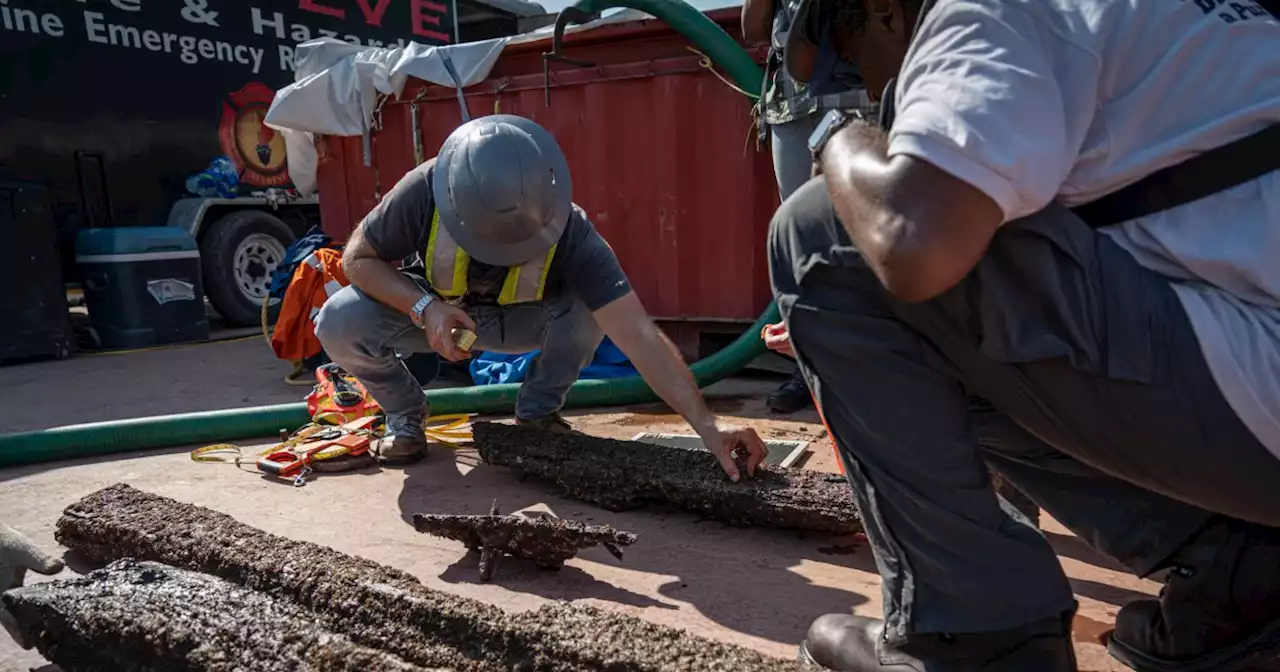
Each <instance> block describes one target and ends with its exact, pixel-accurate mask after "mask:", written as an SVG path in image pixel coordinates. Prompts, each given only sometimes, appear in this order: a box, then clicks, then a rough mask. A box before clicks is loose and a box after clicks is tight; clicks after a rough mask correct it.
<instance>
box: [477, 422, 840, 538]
mask: <svg viewBox="0 0 1280 672" xmlns="http://www.w3.org/2000/svg"><path fill="white" fill-rule="evenodd" d="M472 432H473V436H474V437H475V440H474V443H475V446H476V448H477V449H479V451H480V457H481V458H483V459H484V461H485V462H487V463H489V464H494V465H499V466H504V467H510V468H512V469H513V470H515V471H517V472H520V473H522V474H529V475H531V476H535V477H539V478H542V479H547V480H550V481H554V482H555V483H557V484H559V485H560V486H561V487H562V488H563V489H564V493H563V494H564V495H565V496H567V497H571V498H573V499H577V500H580V501H584V502H588V503H591V504H595V505H597V506H600V507H603V508H605V509H609V510H612V511H622V510H625V509H630V508H635V507H640V506H645V505H649V504H653V505H662V506H669V507H672V508H676V509H681V510H684V511H692V512H694V513H700V514H703V515H706V516H708V517H711V518H714V519H716V520H720V521H722V522H725V523H728V524H730V525H741V526H758V527H779V528H790V529H798V530H813V531H817V532H831V533H836V534H847V533H851V532H857V531H859V530H860V529H861V525H860V524H859V522H858V515H857V512H856V509H855V508H854V503H853V494H852V493H851V492H850V490H849V485H848V483H847V482H845V480H844V478H843V477H841V476H838V475H834V474H823V473H819V472H815V471H806V470H803V469H789V468H785V467H771V466H764V465H761V466H760V467H759V468H757V469H756V475H755V477H754V478H746V477H745V475H744V477H743V478H742V480H741V481H740V482H738V483H734V482H732V481H730V480H729V478H728V477H727V476H725V474H724V471H723V470H722V469H721V468H720V463H719V462H718V461H716V458H715V457H714V456H712V455H711V453H709V452H707V451H705V450H698V449H690V448H674V447H668V446H655V445H651V444H647V443H639V442H636V441H616V440H613V439H602V438H597V437H593V436H585V435H577V434H565V433H556V432H548V431H544V430H541V429H538V428H535V427H528V426H520V425H503V424H496V423H486V422H478V423H475V424H474V425H473V426H472Z"/></svg>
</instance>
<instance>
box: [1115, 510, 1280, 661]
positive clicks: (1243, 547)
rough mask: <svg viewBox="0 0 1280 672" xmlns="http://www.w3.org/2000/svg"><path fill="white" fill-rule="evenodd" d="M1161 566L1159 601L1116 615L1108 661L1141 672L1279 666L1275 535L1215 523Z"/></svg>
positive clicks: (1278, 545) (1278, 537)
mask: <svg viewBox="0 0 1280 672" xmlns="http://www.w3.org/2000/svg"><path fill="white" fill-rule="evenodd" d="M1168 563H1169V565H1171V566H1172V569H1170V571H1169V573H1168V575H1167V576H1166V577H1165V585H1164V588H1162V589H1161V590H1160V599H1159V600H1139V601H1137V602H1130V603H1129V604H1126V605H1125V606H1124V607H1123V608H1122V609H1120V613H1118V614H1117V615H1116V629H1115V632H1114V633H1113V634H1112V635H1111V640H1110V642H1109V643H1108V646H1107V649H1108V650H1109V651H1110V652H1111V655H1112V656H1114V657H1115V658H1116V659H1117V660H1119V661H1120V662H1122V663H1124V664H1126V665H1128V666H1129V667H1132V668H1133V669H1135V670H1143V671H1144V672H1145V671H1147V670H1151V671H1153V672H1155V671H1163V670H1171V671H1172V670H1177V671H1178V672H1199V671H1200V670H1205V671H1208V670H1213V671H1214V672H1229V671H1230V670H1242V669H1257V668H1256V667H1255V666H1257V665H1258V664H1259V663H1262V662H1263V661H1280V530H1277V529H1273V528H1267V527H1262V526H1260V525H1254V524H1252V523H1245V522H1242V521H1238V520H1232V519H1228V518H1222V517H1215V518H1214V519H1213V520H1212V521H1211V522H1210V523H1209V525H1208V526H1206V527H1205V529H1204V530H1202V531H1201V532H1200V533H1199V534H1197V535H1196V536H1195V538H1193V539H1192V540H1191V541H1190V542H1188V543H1187V544H1186V545H1185V546H1183V547H1182V548H1181V549H1179V550H1178V552H1176V553H1174V554H1173V556H1172V557H1170V558H1169V561H1168ZM1265 669H1280V665H1278V666H1276V667H1275V668H1271V667H1267V668H1265Z"/></svg>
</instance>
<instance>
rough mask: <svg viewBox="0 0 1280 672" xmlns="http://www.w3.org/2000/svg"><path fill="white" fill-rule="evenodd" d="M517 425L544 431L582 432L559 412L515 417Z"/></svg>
mask: <svg viewBox="0 0 1280 672" xmlns="http://www.w3.org/2000/svg"><path fill="white" fill-rule="evenodd" d="M516 424H517V425H523V426H525V427H537V428H538V429H541V430H542V431H544V432H554V433H556V434H578V435H581V434H582V432H579V431H578V430H576V429H574V428H573V425H570V424H569V422H568V421H567V420H565V419H564V418H562V417H560V414H559V413H552V414H550V415H544V416H542V417H541V418H516Z"/></svg>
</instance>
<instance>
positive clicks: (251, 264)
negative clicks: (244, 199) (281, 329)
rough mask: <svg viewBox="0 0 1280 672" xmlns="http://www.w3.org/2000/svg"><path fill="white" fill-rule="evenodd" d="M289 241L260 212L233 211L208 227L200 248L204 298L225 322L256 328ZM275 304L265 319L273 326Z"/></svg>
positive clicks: (274, 220) (280, 226)
mask: <svg viewBox="0 0 1280 672" xmlns="http://www.w3.org/2000/svg"><path fill="white" fill-rule="evenodd" d="M294 240H295V237H294V235H293V232H292V231H290V230H289V227H288V226H285V223H284V222H282V221H280V219H279V218H278V217H276V216H274V215H272V214H270V213H267V212H262V211H260V210H239V211H236V212H233V213H231V214H229V215H226V216H225V217H223V218H222V219H219V220H218V221H216V222H214V223H213V225H212V227H211V228H210V229H209V233H208V234H207V235H205V237H204V241H203V242H201V243H200V258H201V266H202V267H203V269H204V271H203V276H204V286H205V293H206V294H207V295H208V296H209V300H210V301H211V302H213V307H214V308H216V309H217V311H218V314H220V315H222V318H223V319H225V320H226V321H227V322H230V323H232V324H234V325H237V326H243V327H248V326H255V325H258V324H261V323H262V302H263V301H266V300H267V299H268V296H267V292H268V290H270V289H271V272H272V271H274V270H275V269H276V267H277V266H279V265H281V264H283V263H284V255H285V250H286V249H288V247H289V246H290V245H292V244H293V241H294ZM279 312H280V302H279V301H276V302H275V305H273V306H272V307H271V310H270V312H269V313H268V319H269V320H270V321H271V322H272V323H274V322H275V320H276V315H277V314H279Z"/></svg>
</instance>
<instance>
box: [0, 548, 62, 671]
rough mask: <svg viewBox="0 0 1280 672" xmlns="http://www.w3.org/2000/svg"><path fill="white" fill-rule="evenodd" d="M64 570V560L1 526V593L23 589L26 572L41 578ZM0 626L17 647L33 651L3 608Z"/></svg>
mask: <svg viewBox="0 0 1280 672" xmlns="http://www.w3.org/2000/svg"><path fill="white" fill-rule="evenodd" d="M62 567H63V563H62V561H61V560H59V559H57V558H55V557H53V556H51V555H49V554H48V553H45V552H44V551H42V550H40V549H39V548H36V545H35V544H33V543H31V540H30V539H27V538H26V537H25V536H23V535H22V533H20V532H18V531H17V530H15V529H13V528H12V527H9V526H8V525H4V524H2V523H0V593H3V592H4V591H6V590H9V589H10V588H17V587H19V586H21V585H22V582H23V581H24V580H25V579H26V577H27V570H31V571H33V572H39V573H40V574H57V573H58V572H61V571H62ZM0 625H3V626H4V629H5V630H7V631H8V632H9V636H10V637H13V641H15V642H17V643H18V646H21V647H22V648H24V649H30V648H31V643H30V642H27V641H25V639H24V638H23V636H22V633H21V632H20V630H19V628H18V626H17V623H16V622H15V621H14V620H13V617H12V616H10V615H9V612H7V611H5V609H4V607H3V606H0Z"/></svg>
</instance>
